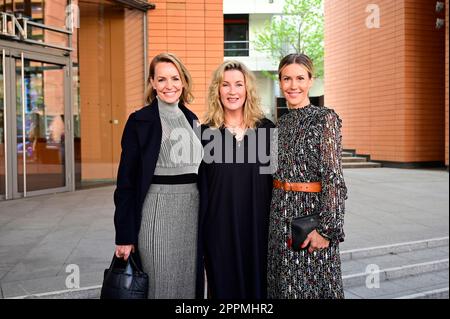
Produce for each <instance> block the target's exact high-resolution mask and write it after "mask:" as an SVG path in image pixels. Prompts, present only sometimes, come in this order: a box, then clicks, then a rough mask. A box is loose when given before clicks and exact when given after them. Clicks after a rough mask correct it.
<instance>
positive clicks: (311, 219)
mask: <svg viewBox="0 0 450 319" xmlns="http://www.w3.org/2000/svg"><path fill="white" fill-rule="evenodd" d="M318 226H319V214H312V215H307V216H301V217H294V218H292V221H291V243H290V246H291V248H292V250H294V251H301V250H302V248H301V245H302V244H303V242H304V241H305V239H306V237H308V234H309V233H310V232H312V231H313V230H314V229H316V228H317V227H318ZM306 248H307V247H305V248H303V249H306Z"/></svg>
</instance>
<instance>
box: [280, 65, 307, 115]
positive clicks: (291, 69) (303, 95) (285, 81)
mask: <svg viewBox="0 0 450 319" xmlns="http://www.w3.org/2000/svg"><path fill="white" fill-rule="evenodd" d="M312 84H313V80H312V79H310V78H309V75H308V70H306V68H305V67H304V66H303V65H300V64H296V63H293V64H289V65H287V66H285V67H284V68H283V69H282V70H281V79H280V87H281V91H282V92H283V95H284V97H285V98H286V101H287V102H288V104H289V106H290V107H291V108H299V107H303V106H306V105H308V104H309V97H308V92H309V89H310V88H311V86H312Z"/></svg>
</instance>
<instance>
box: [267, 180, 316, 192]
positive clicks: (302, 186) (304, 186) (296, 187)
mask: <svg viewBox="0 0 450 319" xmlns="http://www.w3.org/2000/svg"><path fill="white" fill-rule="evenodd" d="M273 187H275V188H279V189H283V190H285V191H293V192H307V193H319V192H320V191H321V190H322V185H321V184H320V182H311V183H288V182H280V181H277V180H274V181H273Z"/></svg>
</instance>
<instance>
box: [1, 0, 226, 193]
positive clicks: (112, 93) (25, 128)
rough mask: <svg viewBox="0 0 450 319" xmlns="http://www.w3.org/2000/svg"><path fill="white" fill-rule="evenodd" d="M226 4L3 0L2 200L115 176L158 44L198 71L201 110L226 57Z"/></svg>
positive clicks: (207, 0)
mask: <svg viewBox="0 0 450 319" xmlns="http://www.w3.org/2000/svg"><path fill="white" fill-rule="evenodd" d="M222 6H223V3H222V0H155V1H147V0H96V1H84V0H83V1H81V0H0V19H1V21H0V22H1V23H0V24H1V25H2V27H1V28H0V54H1V58H0V74H1V75H2V76H0V200H3V199H14V198H21V197H26V196H33V195H39V194H44V193H54V192H62V191H70V190H75V189H77V188H80V187H84V186H90V185H101V184H104V183H105V182H106V183H111V182H113V181H114V179H115V178H116V175H117V167H118V163H119V157H120V152H121V148H120V139H121V136H122V131H123V128H124V125H125V122H126V120H127V118H128V116H129V114H130V113H131V112H133V111H134V110H136V109H139V108H141V107H143V106H144V103H145V102H144V94H145V89H146V84H145V82H146V79H147V75H148V66H149V64H150V61H151V59H152V58H153V57H154V56H155V55H157V54H158V53H160V52H165V51H167V52H172V53H175V54H177V55H178V56H179V57H180V58H181V60H182V61H183V62H184V63H185V64H186V66H187V68H188V69H189V70H190V72H191V73H192V77H193V83H194V92H193V93H194V96H195V101H194V102H193V103H192V104H191V105H190V106H189V107H190V108H191V109H192V110H193V111H194V112H196V113H197V115H199V116H202V115H203V113H204V111H205V110H206V92H207V87H208V85H209V81H210V78H211V73H212V71H213V69H215V68H216V67H217V66H218V65H219V64H220V63H222V62H223V56H224V48H223V46H224V41H223V37H224V35H223V28H224V26H223V8H222ZM22 17H25V19H22ZM27 26H28V27H27ZM24 28H25V30H26V29H27V28H28V31H29V32H24V31H23V30H24ZM4 88H5V89H4Z"/></svg>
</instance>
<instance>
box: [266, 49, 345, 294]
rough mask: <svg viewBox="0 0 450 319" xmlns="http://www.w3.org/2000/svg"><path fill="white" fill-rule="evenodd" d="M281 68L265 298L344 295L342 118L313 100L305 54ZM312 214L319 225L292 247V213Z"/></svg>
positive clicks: (291, 57)
mask: <svg viewBox="0 0 450 319" xmlns="http://www.w3.org/2000/svg"><path fill="white" fill-rule="evenodd" d="M278 75H279V80H280V88H281V91H282V92H283V94H284V96H285V98H286V101H287V104H288V107H289V112H288V113H287V114H285V115H283V116H282V117H281V118H280V119H279V121H278V124H277V127H278V168H277V171H276V173H275V174H274V176H273V178H274V188H273V197H272V204H271V212H270V224H269V245H268V247H269V248H268V276H267V279H268V297H269V298H277V299H278V298H279V299H284V298H286V299H324V298H327V299H328V298H344V291H343V286H342V274H341V261H340V256H339V243H340V242H342V241H343V240H344V231H343V225H344V201H345V199H346V198H347V195H346V194H347V188H346V186H345V182H344V178H343V174H342V166H341V132H340V128H341V120H340V118H339V116H338V115H337V114H336V113H335V112H334V110H332V109H329V108H326V107H319V106H314V105H311V103H310V101H309V98H308V91H309V89H310V88H311V86H312V84H313V63H312V61H311V60H310V58H309V57H307V56H306V55H304V54H289V55H287V56H286V57H284V58H283V59H282V60H281V62H280V65H279V68H278ZM307 187H309V188H307ZM311 187H312V188H311ZM314 187H315V188H316V189H314ZM293 189H295V191H294V190H293ZM311 189H312V190H311ZM314 213H319V214H320V215H319V216H320V217H319V220H320V222H319V226H318V227H317V229H315V230H314V231H312V232H311V233H310V234H309V235H308V237H307V239H306V240H305V241H304V242H303V244H302V248H303V249H302V250H300V251H294V250H292V249H291V247H290V245H289V241H290V240H289V239H290V222H291V219H292V218H293V217H297V216H305V215H311V214H314Z"/></svg>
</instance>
